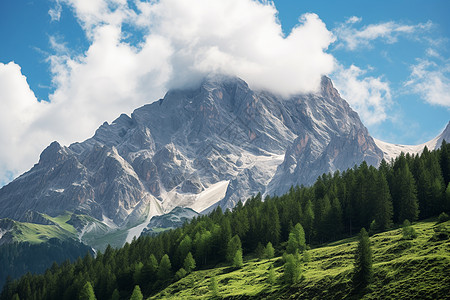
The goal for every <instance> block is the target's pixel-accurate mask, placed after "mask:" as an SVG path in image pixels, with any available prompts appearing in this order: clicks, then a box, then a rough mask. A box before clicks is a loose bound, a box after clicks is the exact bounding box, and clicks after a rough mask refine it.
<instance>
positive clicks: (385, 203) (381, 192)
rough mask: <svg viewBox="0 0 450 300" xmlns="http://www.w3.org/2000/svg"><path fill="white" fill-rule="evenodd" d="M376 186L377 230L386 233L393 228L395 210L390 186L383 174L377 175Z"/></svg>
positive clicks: (375, 212)
mask: <svg viewBox="0 0 450 300" xmlns="http://www.w3.org/2000/svg"><path fill="white" fill-rule="evenodd" d="M376 186H377V187H378V189H377V193H376V195H375V211H374V214H375V222H376V224H377V227H378V228H377V229H378V230H381V231H384V230H386V229H388V228H390V227H391V226H392V216H393V208H392V198H391V193H390V191H389V185H388V183H387V180H386V177H385V176H384V174H383V173H382V172H380V173H379V174H378V175H377V178H376Z"/></svg>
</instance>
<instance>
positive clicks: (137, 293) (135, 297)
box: [130, 285, 144, 300]
mask: <svg viewBox="0 0 450 300" xmlns="http://www.w3.org/2000/svg"><path fill="white" fill-rule="evenodd" d="M142 299H144V296H143V295H142V292H141V288H140V287H139V285H136V286H135V287H134V290H133V293H132V294H131V298H130V300H142Z"/></svg>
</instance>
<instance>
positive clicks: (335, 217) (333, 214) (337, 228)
mask: <svg viewBox="0 0 450 300" xmlns="http://www.w3.org/2000/svg"><path fill="white" fill-rule="evenodd" d="M328 218H329V220H328V224H329V228H328V230H329V231H330V236H332V237H333V239H335V238H336V236H339V235H340V234H341V233H342V230H343V227H344V225H343V219H342V206H341V202H340V201H339V198H338V197H336V196H334V197H333V198H332V199H331V211H330V213H329V214H328Z"/></svg>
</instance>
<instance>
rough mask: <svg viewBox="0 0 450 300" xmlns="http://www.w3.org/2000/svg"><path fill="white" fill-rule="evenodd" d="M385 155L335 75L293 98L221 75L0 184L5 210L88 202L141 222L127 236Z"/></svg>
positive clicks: (93, 212)
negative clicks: (179, 210) (183, 211)
mask: <svg viewBox="0 0 450 300" xmlns="http://www.w3.org/2000/svg"><path fill="white" fill-rule="evenodd" d="M382 157H383V153H382V152H381V151H380V150H379V149H378V147H377V146H376V144H375V142H374V141H373V139H372V138H371V137H370V135H369V133H368V132H367V129H366V128H365V127H364V125H363V124H362V123H361V121H360V119H359V117H358V115H357V114H356V113H355V112H354V111H353V110H352V109H351V108H350V106H349V105H348V103H347V102H346V101H345V100H343V99H342V98H341V97H340V95H339V93H338V91H337V90H336V89H335V88H334V87H333V84H332V82H331V80H330V79H329V78H327V77H323V78H322V84H321V88H320V90H319V91H318V92H317V93H312V94H302V95H296V96H292V97H288V98H282V97H280V96H277V95H274V94H272V93H270V92H267V91H263V90H262V91H261V90H258V91H254V90H252V89H251V88H250V87H249V86H248V85H247V83H245V82H244V81H243V80H241V79H239V78H236V77H230V76H224V75H211V76H208V77H206V79H205V80H204V81H203V82H202V83H201V84H200V85H199V86H198V87H197V88H195V89H185V90H182V89H178V90H171V91H169V92H168V93H167V94H166V95H165V96H164V98H163V99H161V100H159V101H156V102H153V103H151V104H147V105H144V106H142V107H140V108H138V109H136V110H135V111H134V112H133V113H132V114H131V115H130V116H128V115H125V114H122V115H121V116H119V117H118V118H117V119H116V120H114V121H113V122H112V123H111V124H108V123H107V122H105V123H104V124H102V125H101V126H100V127H99V128H98V129H97V131H96V132H95V134H94V136H93V137H91V138H89V139H87V140H86V141H84V142H81V143H74V144H72V145H70V146H69V147H62V146H61V145H59V144H58V143H57V142H54V143H52V144H51V145H50V146H49V147H48V148H47V149H45V150H44V151H43V153H42V154H41V158H40V162H39V164H37V165H35V166H34V167H33V168H32V169H31V170H30V171H28V172H27V173H25V174H23V175H22V176H20V177H18V178H17V179H15V180H14V181H13V182H11V183H10V184H8V185H7V186H5V187H3V188H2V189H0V218H5V217H9V218H13V219H16V220H22V218H23V216H24V213H25V212H26V211H36V212H39V213H45V214H48V215H51V216H56V215H59V214H61V213H62V212H64V211H69V212H77V213H78V214H86V215H88V216H91V217H93V218H95V219H97V220H98V221H99V222H103V224H105V226H108V227H110V228H113V227H114V228H116V227H122V228H124V227H126V228H130V227H132V228H133V229H132V230H130V233H129V236H128V237H127V240H128V239H129V238H130V237H131V238H132V236H133V235H136V234H137V235H138V234H139V233H140V232H141V231H142V230H143V229H144V228H145V227H146V226H147V224H149V223H150V219H151V217H152V216H155V215H159V214H163V213H165V212H169V211H171V210H172V209H174V208H175V207H186V208H191V209H193V210H195V211H196V212H197V213H200V212H204V211H209V210H210V209H212V208H213V207H215V206H217V205H221V206H222V207H223V208H232V207H234V205H235V204H236V203H237V202H238V201H239V200H245V199H247V198H248V197H250V196H251V195H254V194H256V193H258V192H262V193H270V194H274V193H276V194H279V193H283V192H285V191H286V190H287V189H288V188H289V187H290V186H291V185H295V184H311V183H312V182H314V181H315V179H316V178H317V176H319V175H321V174H322V173H324V172H330V171H334V170H337V169H341V170H342V169H346V168H348V167H352V166H354V165H355V164H359V163H361V162H362V161H363V160H366V161H367V162H368V163H369V164H373V165H376V164H378V163H379V161H380V160H381V158H382ZM133 226H134V227H133Z"/></svg>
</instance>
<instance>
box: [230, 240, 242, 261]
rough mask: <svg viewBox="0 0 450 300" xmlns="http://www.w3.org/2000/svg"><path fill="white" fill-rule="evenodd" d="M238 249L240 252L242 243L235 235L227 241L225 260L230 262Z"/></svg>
mask: <svg viewBox="0 0 450 300" xmlns="http://www.w3.org/2000/svg"><path fill="white" fill-rule="evenodd" d="M238 250H241V252H242V244H241V239H240V238H239V236H238V235H235V236H233V238H232V239H231V240H230V241H229V242H228V247H227V261H228V262H231V263H232V262H233V259H234V257H235V255H236V252H237V251H238Z"/></svg>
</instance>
